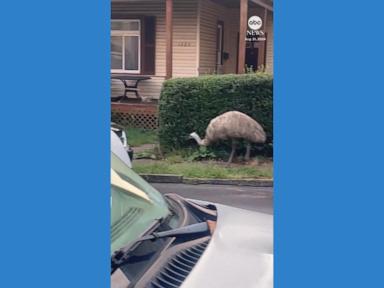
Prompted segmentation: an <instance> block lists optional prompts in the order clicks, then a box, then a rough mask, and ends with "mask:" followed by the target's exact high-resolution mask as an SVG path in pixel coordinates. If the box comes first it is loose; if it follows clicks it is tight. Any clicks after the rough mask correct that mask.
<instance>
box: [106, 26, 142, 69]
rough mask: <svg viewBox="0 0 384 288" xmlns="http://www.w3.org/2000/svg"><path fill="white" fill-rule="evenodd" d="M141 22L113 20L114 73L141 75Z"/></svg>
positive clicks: (112, 52) (112, 67)
mask: <svg viewBox="0 0 384 288" xmlns="http://www.w3.org/2000/svg"><path fill="white" fill-rule="evenodd" d="M140 24H141V23H140V20H112V22H111V70H112V72H130V73H140V57H141V55H140V41H141V39H140V30H141V25H140Z"/></svg>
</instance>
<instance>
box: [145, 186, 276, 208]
mask: <svg viewBox="0 0 384 288" xmlns="http://www.w3.org/2000/svg"><path fill="white" fill-rule="evenodd" d="M152 185H153V186H154V187H155V188H156V189H157V190H159V191H160V192H161V193H163V194H167V193H175V194H179V195H180V196H182V197H185V198H191V199H199V200H205V201H209V202H216V203H221V204H225V205H230V206H234V207H239V208H243V209H248V210H252V211H258V212H263V213H268V214H273V188H272V187H248V186H230V185H186V184H168V183H152Z"/></svg>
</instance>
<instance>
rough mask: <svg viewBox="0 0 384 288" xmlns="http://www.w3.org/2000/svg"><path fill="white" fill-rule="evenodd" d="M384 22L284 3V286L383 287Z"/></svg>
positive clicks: (339, 5) (280, 56) (278, 96)
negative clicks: (383, 69)
mask: <svg viewBox="0 0 384 288" xmlns="http://www.w3.org/2000/svg"><path fill="white" fill-rule="evenodd" d="M382 14H383V4H382V2H381V1H368V2H360V1H330V0H325V1H324V0H323V1H298V0H290V1H275V15H274V24H275V47H274V50H275V70H274V71H275V78H274V83H275V93H274V115H275V118H274V125H275V126H274V127H275V130H274V133H275V138H274V139H275V146H274V148H275V155H274V156H275V159H274V160H275V162H274V163H275V170H274V171H275V174H274V176H275V198H274V204H275V287H294V288H298V287H306V288H308V287H311V288H314V287H322V288H324V287H384V278H383V265H382V259H383V258H384V249H383V245H384V244H383V243H384V237H383V219H384V217H383V216H384V215H383V210H384V209H383V203H384V201H383V198H384V197H383V194H384V188H383V182H382V180H383V178H384V177H383V168H382V167H383V163H384V157H383V156H384V155H383V149H384V141H383V123H384V113H383V107H384V93H383V83H384V81H383V71H382V68H383V67H384V66H383V64H384V61H383V51H384V44H383V41H382V36H383V23H382V19H383V17H382Z"/></svg>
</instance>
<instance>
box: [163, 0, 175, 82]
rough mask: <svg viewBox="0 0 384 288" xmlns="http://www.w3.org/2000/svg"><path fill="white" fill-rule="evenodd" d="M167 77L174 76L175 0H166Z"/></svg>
mask: <svg viewBox="0 0 384 288" xmlns="http://www.w3.org/2000/svg"><path fill="white" fill-rule="evenodd" d="M165 31H166V32H165V33H166V52H165V78H166V79H170V78H172V54H173V43H172V42H173V37H172V34H173V0H166V3H165Z"/></svg>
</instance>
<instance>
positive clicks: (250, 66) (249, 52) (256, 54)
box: [245, 41, 265, 72]
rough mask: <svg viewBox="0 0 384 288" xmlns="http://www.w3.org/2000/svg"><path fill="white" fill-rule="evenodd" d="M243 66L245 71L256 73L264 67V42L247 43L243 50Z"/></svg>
mask: <svg viewBox="0 0 384 288" xmlns="http://www.w3.org/2000/svg"><path fill="white" fill-rule="evenodd" d="M245 65H246V67H247V71H253V72H255V71H257V70H262V69H264V66H265V41H260V42H248V43H247V44H246V50H245Z"/></svg>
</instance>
